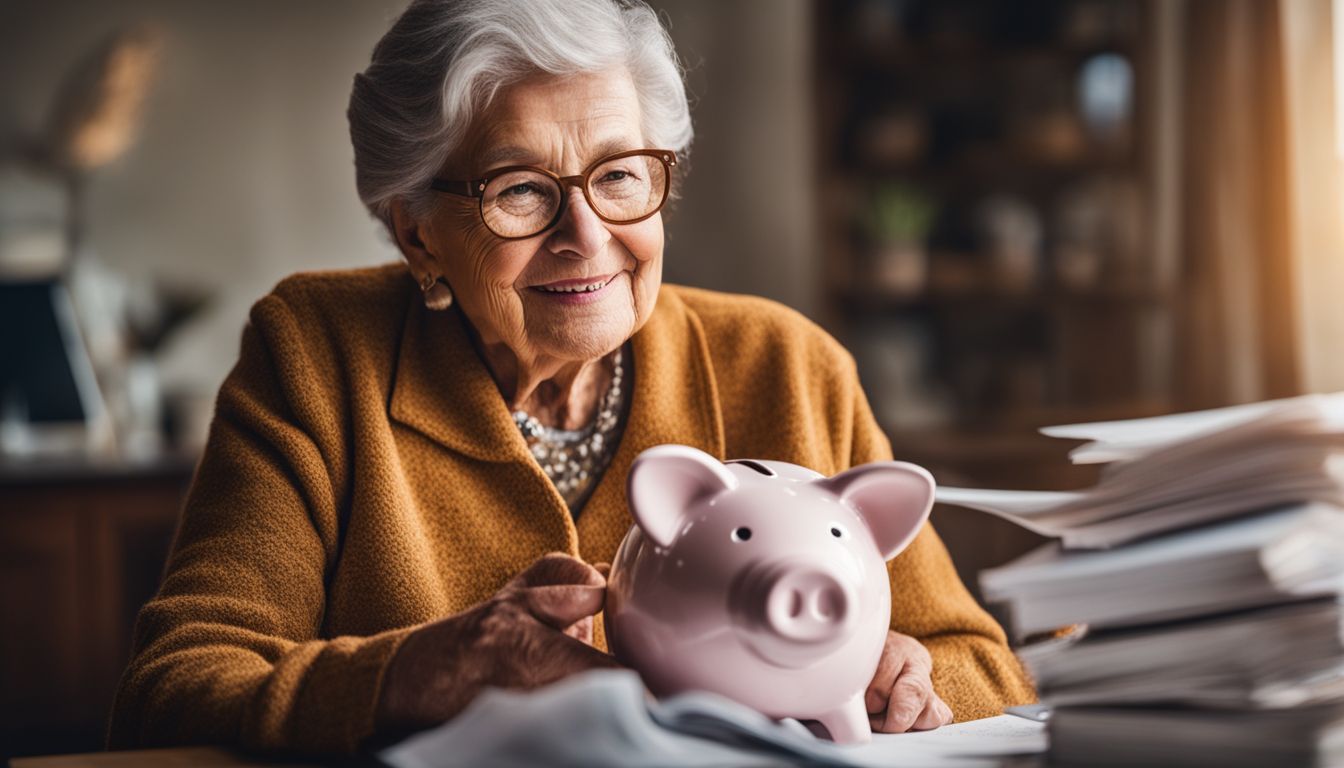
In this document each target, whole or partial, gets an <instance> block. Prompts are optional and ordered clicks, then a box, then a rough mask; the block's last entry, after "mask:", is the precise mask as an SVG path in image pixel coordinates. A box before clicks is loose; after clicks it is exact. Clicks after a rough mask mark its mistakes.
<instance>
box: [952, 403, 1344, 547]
mask: <svg viewBox="0 0 1344 768" xmlns="http://www.w3.org/2000/svg"><path fill="white" fill-rule="evenodd" d="M1042 432H1044V433H1045V434H1047V435H1050V436H1053V437H1062V438H1070V439H1085V440H1091V441H1092V442H1090V443H1088V444H1086V445H1083V446H1082V447H1080V448H1077V449H1075V450H1074V451H1073V453H1072V454H1071V456H1072V458H1073V460H1074V462H1075V463H1099V462H1114V463H1112V464H1110V465H1109V466H1107V467H1106V469H1105V471H1104V473H1103V476H1102V479H1101V482H1099V483H1098V484H1097V485H1096V486H1094V487H1092V488H1090V489H1087V490H1085V491H1080V492H1072V493H1058V492H1042V491H998V490H983V489H968V488H950V487H949V488H939V489H938V492H937V494H938V495H937V498H938V501H940V502H942V503H945V504H955V505H958V506H964V507H970V508H972V509H979V510H983V511H986V512H990V513H992V514H995V515H999V516H1002V517H1005V518H1008V519H1010V520H1012V521H1013V522H1015V523H1018V524H1019V525H1022V526H1024V527H1026V528H1029V529H1031V530H1032V531H1035V532H1037V533H1040V534H1042V535H1045V536H1051V537H1055V538H1058V539H1060V541H1061V544H1062V545H1063V546H1064V547H1067V548H1070V549H1097V548H1106V547H1112V546H1116V545H1120V544H1125V543H1127V542H1131V541H1135V540H1137V539H1141V538H1145V537H1150V536H1155V535H1158V534H1162V533H1168V532H1170V531H1174V530H1179V529H1181V528H1189V527H1193V526H1198V525H1205V524H1209V523H1213V522H1217V521H1220V520H1227V519H1230V518H1234V517H1237V516H1241V515H1247V514H1253V513H1255V512H1258V511H1260V510H1264V509H1267V508H1271V507H1275V506H1281V505H1285V504H1292V503H1298V502H1307V501H1321V502H1325V503H1331V504H1336V505H1344V396H1341V395H1330V396H1308V397H1302V398H1294V399H1290V400H1279V401H1273V402H1269V403H1256V404H1254V405H1249V406H1238V407H1235V408H1225V409H1219V410H1214V411H1202V412H1198V413H1193V414H1177V415H1175V416H1163V417H1157V418H1152V419H1137V420H1135V421H1132V422H1103V423H1099V424H1076V425H1069V426H1062V427H1047V428H1046V429H1044V430H1042Z"/></svg>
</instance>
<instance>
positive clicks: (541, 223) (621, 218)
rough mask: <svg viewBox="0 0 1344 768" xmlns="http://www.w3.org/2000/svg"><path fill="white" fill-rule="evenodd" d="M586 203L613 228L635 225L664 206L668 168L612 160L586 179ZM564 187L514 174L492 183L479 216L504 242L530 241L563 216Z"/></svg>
mask: <svg viewBox="0 0 1344 768" xmlns="http://www.w3.org/2000/svg"><path fill="white" fill-rule="evenodd" d="M585 190H586V192H587V197H588V203H589V205H591V206H592V207H593V209H594V210H595V211H596V212H597V213H598V214H599V215H600V216H602V217H603V218H605V219H607V220H609V221H612V222H617V223H619V222H626V221H634V220H636V219H639V218H642V217H644V216H647V215H649V214H651V213H653V212H654V211H656V210H658V207H659V206H661V205H662V204H663V197H664V196H665V195H666V194H667V167H666V166H665V165H663V162H662V161H661V160H659V159H658V158H656V157H652V156H650V155H631V156H629V157H618V158H614V159H612V160H608V161H606V162H604V163H602V164H601V165H599V166H597V167H595V168H593V169H592V170H591V171H590V172H589V174H588V176H587V178H586V179H585ZM563 196H564V190H563V189H562V188H561V185H560V182H558V181H556V180H555V179H554V178H552V177H551V176H547V175H546V174H544V173H540V172H537V171H528V170H519V171H510V172H508V173H504V174H501V175H499V176H496V177H495V178H493V179H491V180H490V181H489V183H487V184H486V186H485V190H484V193H483V194H482V195H481V215H482V216H483V217H484V219H485V224H486V226H488V227H489V228H490V230H491V231H492V232H494V233H495V234H497V235H500V236H501V237H527V236H529V235H535V234H536V233H538V232H541V231H542V230H544V229H546V228H547V227H548V226H550V225H551V222H552V221H554V220H555V216H556V212H557V211H559V210H560V205H561V201H562V198H563Z"/></svg>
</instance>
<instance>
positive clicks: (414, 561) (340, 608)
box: [109, 265, 1034, 753]
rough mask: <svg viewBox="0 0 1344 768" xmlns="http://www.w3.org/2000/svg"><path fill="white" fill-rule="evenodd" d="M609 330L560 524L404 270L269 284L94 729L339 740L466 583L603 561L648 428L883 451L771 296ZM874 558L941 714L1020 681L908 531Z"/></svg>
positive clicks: (998, 643)
mask: <svg viewBox="0 0 1344 768" xmlns="http://www.w3.org/2000/svg"><path fill="white" fill-rule="evenodd" d="M632 351H633V357H634V396H633V403H632V406H631V410H630V415H629V420H628V423H627V424H626V427H625V431H624V434H623V435H622V437H621V439H620V443H619V446H618V448H617V452H616V455H615V457H614V458H613V460H612V463H611V466H610V468H609V469H608V470H607V471H606V473H605V474H604V476H603V477H602V479H601V481H600V483H599V484H598V485H597V487H596V489H595V490H594V491H593V494H592V496H591V497H590V498H589V500H588V502H587V504H586V505H585V506H584V508H583V509H582V511H581V513H580V514H579V516H578V519H577V522H576V521H575V519H574V518H573V517H571V515H570V513H569V510H568V509H567V508H566V506H565V503H564V501H563V500H562V499H561V497H560V495H559V493H558V492H557V491H556V490H555V488H554V486H553V485H552V484H551V483H550V481H549V480H548V479H547V478H546V475H545V474H544V473H543V472H542V470H541V468H540V466H538V465H537V463H536V462H535V461H534V460H533V459H532V457H531V454H530V453H529V451H528V449H527V447H526V445H525V443H524V441H523V438H522V437H521V435H520V434H519V432H518V430H517V428H516V427H515V426H514V422H513V419H512V417H511V415H510V413H509V410H508V408H507V406H506V405H505V402H504V399H503V398H502V397H501V396H500V394H499V391H498V389H497V388H496V387H495V384H494V382H493V380H492V379H491V378H490V375H489V373H488V371H487V369H486V368H485V366H484V364H483V362H482V361H481V360H480V358H479V357H478V356H477V354H476V352H475V350H474V348H473V346H472V344H471V342H470V339H469V337H468V335H467V332H466V329H465V327H464V325H463V320H462V318H461V316H460V315H459V313H458V312H456V311H449V312H430V311H428V310H426V309H425V308H424V306H423V304H422V303H421V302H420V301H419V294H418V291H417V289H416V287H415V285H414V283H413V282H412V280H411V279H410V277H409V276H408V275H407V273H406V270H405V268H404V267H403V266H401V265H388V266H385V267H379V268H372V269H363V270H353V271H340V272H329V273H317V274H305V275H299V276H295V277H292V278H289V279H287V280H285V281H283V282H282V283H281V284H280V285H279V286H277V287H276V289H275V291H274V292H273V293H271V294H270V295H268V296H266V297H265V298H263V299H261V301H259V302H258V303H257V304H256V306H255V307H254V308H253V310H252V313H251V321H250V323H249V324H248V326H247V327H246V328H245V329H244V331H243V341H242V351H241V354H240V358H239V360H238V363H237V365H236V367H235V368H234V369H233V371H232V372H231V373H230V375H229V377H228V379H227V380H226V381H225V383H224V385H223V387H222V388H221V389H220V393H219V399H218V403H217V408H216V414H215V420H214V424H213V425H212V427H211V432H210V440H209V444H208V446H207V448H206V451H205V455H204V457H203V458H202V460H201V465H200V468H199V469H198V470H197V473H196V477H195V480H194V482H193V483H192V488H191V492H190V494H189V496H188V499H187V502H186V507H185V510H184V512H183V517H182V522H181V526H180V529H179V531H178V534H177V538H176V541H175V543H174V546H173V551H172V554H171V556H170V558H169V562H168V567H167V571H166V576H165V579H164V582H163V585H162V588H161V590H160V592H159V594H158V596H157V597H156V598H155V599H154V600H152V601H151V602H150V603H148V604H147V605H146V606H145V607H144V609H143V610H142V611H141V613H140V617H139V620H138V623H137V626H136V636H135V644H134V648H135V650H134V658H133V660H132V662H131V665H130V668H129V669H128V670H127V672H126V674H125V676H124V678H123V680H122V683H121V687H120V690H119V692H118V695H117V698H116V702H115V705H114V707H113V713H112V721H111V726H110V732H109V743H110V745H111V746H112V747H113V748H128V747H133V746H154V745H167V744H180V743H217V744H233V745H241V746H244V747H250V748H260V749H279V750H286V751H301V752H312V753H342V752H344V753H348V752H354V751H357V750H358V749H359V748H360V746H361V745H362V744H363V743H364V742H365V741H366V740H367V739H368V738H369V737H370V736H371V735H372V733H373V720H374V708H375V703H376V701H377V699H378V690H379V683H380V681H381V677H382V674H383V671H384V669H385V668H386V666H387V664H388V661H389V660H390V658H391V657H392V655H393V653H394V652H395V651H396V649H397V645H398V643H399V642H400V641H401V640H402V639H403V638H404V637H405V636H406V635H407V634H408V632H410V631H411V629H413V628H414V627H415V626H416V625H418V624H421V623H424V622H427V621H431V620H434V619H438V618H440V617H443V616H447V615H450V614H453V613H456V612H459V611H461V610H463V609H465V608H467V607H469V606H471V605H473V604H475V603H477V602H479V601H481V600H483V599H485V598H486V597H488V596H490V595H491V594H493V593H494V592H495V591H496V590H498V589H499V588H500V587H501V586H502V585H503V584H504V583H505V582H506V581H507V580H508V579H509V578H510V577H511V576H513V575H514V574H516V573H518V572H519V571H521V570H523V569H524V568H526V567H527V566H528V565H529V564H531V563H532V562H533V561H534V560H535V559H536V558H538V557H539V556H541V555H543V554H545V553H547V552H553V551H560V552H567V553H569V554H571V555H575V556H578V557H581V558H583V559H585V560H587V561H589V562H602V561H610V560H611V559H612V556H613V555H614V554H615V551H616V546H617V544H619V542H620V540H621V537H622V536H624V534H625V532H626V529H627V527H628V526H629V525H630V516H629V513H628V511H627V509H626V504H625V492H624V481H625V477H626V475H627V472H628V470H629V467H630V464H631V462H632V460H633V459H634V458H635V456H636V454H638V453H639V452H640V451H642V450H644V449H645V448H649V447H651V446H654V445H659V444H661V443H684V444H686V445H692V446H695V447H697V448H700V449H701V450H704V451H706V452H708V453H710V454H712V455H714V456H716V457H719V458H733V457H743V458H747V457H750V458H764V459H778V460H782V461H789V462H793V463H796V464H801V465H803V466H807V467H811V468H813V469H815V470H817V471H819V472H821V473H823V474H827V475H829V474H833V473H835V472H839V471H840V470H843V469H846V468H847V467H850V466H852V465H856V464H862V463H864V462H869V461H877V460H882V459H889V458H891V448H890V445H889V443H888V442H887V440H886V438H885V437H884V436H883V434H882V432H881V431H880V430H879V428H878V426H877V424H876V422H875V421H874V419H873V416H872V414H871V412H870V410H869V407H868V403H867V401H866V400H865V398H864V395H863V393H862V391H861V390H860V388H859V380H858V376H857V375H856V373H855V368H854V362H853V359H852V358H851V357H850V356H849V354H848V353H846V352H845V350H844V349H842V348H841V347H840V345H839V344H838V343H836V342H835V341H834V340H833V339H832V338H831V337H829V336H828V335H827V334H826V333H824V332H823V331H821V330H820V329H819V328H817V327H816V326H815V325H813V324H812V323H810V322H809V321H808V320H806V319H805V318H803V317H802V316H801V315H799V314H797V313H795V312H793V311H792V310H789V309H787V308H784V307H782V306H780V305H778V304H775V303H773V302H769V301H766V300H763V299H757V298H750V297H745V296H734V295H728V294H722V293H714V292H710V291H704V290H697V289H691V288H684V287H678V286H671V285H665V286H663V288H662V290H661V292H660V294H659V297H658V303H657V307H656V309H655V310H654V312H653V315H652V316H651V317H650V319H649V321H648V323H647V324H646V325H645V327H644V328H643V329H642V330H640V332H639V333H638V334H636V335H635V336H634V338H633V340H632ZM890 573H891V584H892V622H891V625H892V627H893V628H894V629H896V630H897V631H899V632H904V633H906V634H909V635H913V636H915V637H917V638H920V639H921V640H922V641H923V642H924V644H925V645H926V646H927V647H928V648H929V650H930V651H931V653H932V655H933V659H934V672H933V682H934V687H935V689H936V690H937V691H938V694H939V695H940V696H942V697H943V699H944V700H945V701H946V702H947V703H948V704H949V705H950V706H951V707H952V710H953V712H954V713H955V714H956V717H957V719H958V720H966V719H971V718H979V717H985V716H988V715H994V714H998V713H999V712H1000V711H1001V710H1002V708H1003V707H1004V706H1005V705H1011V704H1018V703H1024V702H1027V701H1030V700H1032V698H1033V696H1034V694H1033V691H1032V688H1031V685H1030V683H1029V682H1028V681H1027V680H1026V679H1025V678H1024V676H1023V674H1022V671H1021V669H1020V667H1019V665H1018V663H1017V661H1016V659H1015V658H1014V656H1013V654H1012V653H1011V651H1009V649H1008V647H1007V645H1006V643H1005V640H1004V636H1003V633H1002V631H1001V630H1000V629H999V627H998V626H997V625H996V624H995V623H994V621H993V620H991V619H990V617H989V616H988V615H986V614H985V613H984V612H983V611H982V610H981V609H980V608H979V607H978V606H977V605H976V604H975V602H974V601H973V600H972V598H971V597H970V595H969V594H968V593H967V592H966V590H965V588H964V587H963V586H962V584H961V582H960V581H959V580H958V578H957V574H956V572H955V571H954V570H953V567H952V563H951V561H950V560H949V558H948V555H947V552H946V550H945V549H944V547H943V545H942V543H941V541H940V540H939V539H938V536H937V534H935V533H934V531H933V529H932V528H931V527H927V526H926V527H925V529H924V531H923V532H922V533H921V534H920V535H919V536H918V537H917V538H916V540H915V542H914V543H913V544H912V545H911V546H910V547H909V549H907V550H906V551H905V552H904V553H903V554H901V555H900V556H898V557H897V558H896V559H895V560H893V561H892V563H891V564H890ZM599 627H600V622H599ZM597 640H598V643H599V644H601V643H602V638H601V637H600V636H599V637H598V638H597Z"/></svg>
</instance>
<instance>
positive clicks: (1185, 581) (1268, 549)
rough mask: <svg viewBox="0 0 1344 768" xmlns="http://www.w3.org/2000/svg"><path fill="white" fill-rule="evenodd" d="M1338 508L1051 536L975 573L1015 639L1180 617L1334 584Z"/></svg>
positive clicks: (1340, 538)
mask: <svg viewBox="0 0 1344 768" xmlns="http://www.w3.org/2000/svg"><path fill="white" fill-rule="evenodd" d="M1341 583H1344V514H1341V513H1340V510H1339V508H1337V507H1333V506H1328V505H1325V504H1305V505H1298V506H1293V507H1287V508H1282V509H1279V510H1275V511H1272V512H1269V513H1266V514H1262V515H1256V516H1253V517H1245V518H1239V519H1236V520H1232V521H1229V522H1226V523H1222V524H1220V525H1216V526H1210V527H1207V528H1198V529H1194V530H1188V531H1181V532H1179V533H1175V534H1172V535H1169V536H1164V537H1161V538H1156V539H1148V540H1145V541H1141V542H1138V543H1136V544H1132V545H1130V546H1127V547H1120V548H1117V549H1111V550H1104V551H1099V552H1087V551H1082V552H1079V551H1070V550H1066V549H1064V548H1063V547H1062V546H1060V544H1058V543H1055V542H1052V543H1048V544H1045V545H1043V546H1042V547H1040V548H1039V549H1036V550H1034V551H1032V552H1030V553H1028V554H1027V555H1025V556H1023V557H1021V558H1019V559H1017V560H1015V561H1013V562H1011V563H1009V564H1008V565H1005V566H1003V567H1000V568H992V569H989V570H986V571H984V572H983V573H981V574H980V589H981V592H982V593H983V594H984V596H985V599H986V600H988V601H990V602H996V603H1003V604H1005V605H1007V606H1008V608H1009V610H1008V617H1009V623H1010V630H1011V631H1012V633H1013V634H1014V635H1015V636H1017V637H1018V638H1024V637H1026V636H1028V635H1031V634H1035V633H1040V632H1046V631H1050V630H1053V629H1057V628H1059V627H1063V626H1067V625H1069V624H1089V625H1091V626H1092V628H1093V629H1100V628H1110V627H1125V626H1133V625H1136V624H1149V623H1153V622H1158V621H1171V620H1177V619H1186V618H1192V617H1199V616H1207V615H1210V614H1215V613H1220V612H1224V611H1229V610H1234V609H1240V608H1250V607H1255V606H1264V605H1274V604H1278V603H1282V602H1284V601H1285V600H1293V599H1300V598H1305V597H1313V596H1320V595H1328V594H1333V593H1335V592H1336V591H1337V590H1338V588H1339V586H1340V584H1341Z"/></svg>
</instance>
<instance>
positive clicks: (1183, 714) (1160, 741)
mask: <svg viewBox="0 0 1344 768" xmlns="http://www.w3.org/2000/svg"><path fill="white" fill-rule="evenodd" d="M1047 732H1048V733H1049V739H1050V764H1051V765H1056V764H1058V765H1079V766H1082V765H1089V766H1092V765H1114V766H1135V765H1165V766H1199V767H1200V768H1204V767H1205V766H1220V767H1221V768H1239V767H1240V766H1255V767H1256V768H1262V767H1263V766H1290V765H1291V766H1316V765H1339V764H1340V763H1341V761H1344V707H1341V706H1340V705H1333V706H1322V707H1312V708H1307V709H1293V710H1263V711H1250V712H1227V711H1219V710H1196V709H1129V708H1122V707H1096V708H1090V707H1076V708H1074V707H1070V708H1064V709H1060V710H1057V711H1056V712H1055V713H1054V714H1053V715H1052V716H1051V718H1050V723H1049V726H1048V727H1047Z"/></svg>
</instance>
